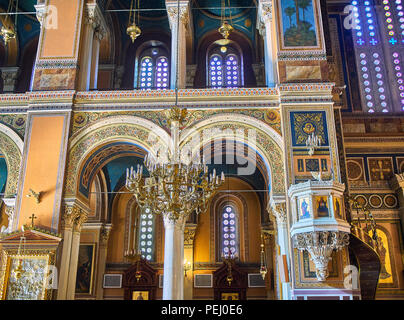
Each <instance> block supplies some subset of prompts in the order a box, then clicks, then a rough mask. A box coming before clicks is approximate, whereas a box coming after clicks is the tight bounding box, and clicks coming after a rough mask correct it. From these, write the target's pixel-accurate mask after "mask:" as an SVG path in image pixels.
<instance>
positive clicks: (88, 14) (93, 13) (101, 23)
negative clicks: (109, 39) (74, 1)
mask: <svg viewBox="0 0 404 320" xmlns="http://www.w3.org/2000/svg"><path fill="white" fill-rule="evenodd" d="M84 21H85V23H86V24H88V25H90V26H91V27H92V28H93V29H94V32H95V35H96V36H97V37H98V38H99V39H100V40H102V39H103V38H104V36H105V34H106V32H107V24H106V22H105V18H104V15H103V14H102V12H101V9H100V7H99V6H98V4H97V3H87V4H86V6H85V10H84Z"/></svg>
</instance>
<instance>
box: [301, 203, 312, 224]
mask: <svg viewBox="0 0 404 320" xmlns="http://www.w3.org/2000/svg"><path fill="white" fill-rule="evenodd" d="M308 208H309V205H308V204H307V202H306V199H303V202H302V205H301V208H300V209H301V219H307V218H310V212H309V209H308Z"/></svg>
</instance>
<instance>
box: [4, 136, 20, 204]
mask: <svg viewBox="0 0 404 320" xmlns="http://www.w3.org/2000/svg"><path fill="white" fill-rule="evenodd" d="M0 150H1V152H2V154H3V155H4V157H5V159H6V163H7V172H8V181H7V185H6V189H5V191H4V193H5V197H6V198H7V197H13V196H15V194H16V193H17V186H18V178H19V173H20V165H21V159H22V155H21V152H20V150H19V149H18V147H17V145H16V144H15V143H14V141H13V140H11V139H10V138H9V137H8V136H7V135H5V134H4V133H2V132H0Z"/></svg>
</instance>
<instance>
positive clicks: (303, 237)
mask: <svg viewBox="0 0 404 320" xmlns="http://www.w3.org/2000/svg"><path fill="white" fill-rule="evenodd" d="M293 239H294V247H295V248H297V249H298V250H300V251H303V250H307V251H308V252H309V254H310V258H311V260H312V261H313V263H314V264H315V266H316V275H317V280H318V281H325V280H326V279H327V277H328V275H329V271H328V263H329V261H330V260H331V254H332V252H333V251H334V250H341V249H342V248H344V247H346V246H348V245H349V234H348V233H346V232H341V231H315V232H305V233H299V234H296V235H295V236H294V238H293Z"/></svg>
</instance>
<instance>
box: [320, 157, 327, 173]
mask: <svg viewBox="0 0 404 320" xmlns="http://www.w3.org/2000/svg"><path fill="white" fill-rule="evenodd" d="M321 171H323V172H324V171H328V166H327V159H321Z"/></svg>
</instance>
